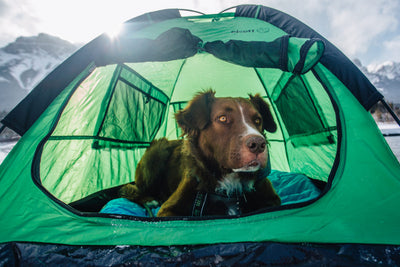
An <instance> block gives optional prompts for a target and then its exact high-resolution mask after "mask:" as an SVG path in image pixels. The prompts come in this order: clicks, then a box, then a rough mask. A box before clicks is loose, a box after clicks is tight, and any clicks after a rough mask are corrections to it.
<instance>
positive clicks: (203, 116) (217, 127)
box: [175, 90, 276, 172]
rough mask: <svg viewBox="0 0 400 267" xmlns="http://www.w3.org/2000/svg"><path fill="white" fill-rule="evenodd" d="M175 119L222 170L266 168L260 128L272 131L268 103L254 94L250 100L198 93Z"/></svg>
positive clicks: (272, 122)
mask: <svg viewBox="0 0 400 267" xmlns="http://www.w3.org/2000/svg"><path fill="white" fill-rule="evenodd" d="M175 117H176V121H177V123H178V125H179V126H180V127H181V128H182V130H183V135H186V136H187V137H188V138H189V140H190V141H191V142H193V143H195V144H196V146H198V148H199V149H200V151H201V153H202V154H203V156H204V157H205V158H207V159H208V160H209V161H213V162H217V164H218V166H219V167H220V169H221V170H225V171H224V172H255V171H258V170H259V169H263V168H265V167H266V164H267V161H268V151H267V149H268V148H267V141H266V139H265V136H264V134H263V132H264V130H266V131H269V132H274V131H276V124H275V122H274V120H273V116H272V114H271V111H270V109H269V106H268V104H267V103H266V102H265V101H264V100H263V99H262V98H261V97H260V96H259V95H258V94H257V95H255V96H252V95H250V99H245V98H232V97H223V98H217V97H215V92H214V91H212V90H208V91H205V92H202V93H199V94H198V95H196V96H195V97H194V99H193V100H192V101H190V102H189V104H188V106H187V107H186V108H185V109H183V110H181V111H179V112H178V113H177V114H176V115H175Z"/></svg>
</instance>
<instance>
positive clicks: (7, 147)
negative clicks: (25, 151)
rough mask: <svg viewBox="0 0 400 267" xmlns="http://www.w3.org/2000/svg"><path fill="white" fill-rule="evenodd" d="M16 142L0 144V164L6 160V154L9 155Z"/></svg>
mask: <svg viewBox="0 0 400 267" xmlns="http://www.w3.org/2000/svg"><path fill="white" fill-rule="evenodd" d="M16 143H17V142H16V141H12V142H0V164H1V163H2V162H3V160H4V159H5V158H6V156H7V155H8V153H10V151H11V149H12V148H13V147H14V146H15V144H16Z"/></svg>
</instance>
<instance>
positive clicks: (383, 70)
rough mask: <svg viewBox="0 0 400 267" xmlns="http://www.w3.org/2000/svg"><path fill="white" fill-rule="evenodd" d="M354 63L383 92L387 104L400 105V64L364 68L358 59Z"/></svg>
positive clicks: (391, 62)
mask: <svg viewBox="0 0 400 267" xmlns="http://www.w3.org/2000/svg"><path fill="white" fill-rule="evenodd" d="M354 63H355V64H356V65H357V66H358V67H359V68H360V69H361V71H362V72H363V73H364V74H365V75H366V76H367V77H368V79H369V80H370V81H371V82H372V84H374V85H375V87H376V88H377V89H378V90H379V91H380V92H381V94H382V95H383V96H384V97H385V100H386V101H387V102H391V103H394V104H400V62H393V61H386V62H383V63H381V64H374V65H368V66H362V65H361V62H360V61H359V60H357V59H356V60H354Z"/></svg>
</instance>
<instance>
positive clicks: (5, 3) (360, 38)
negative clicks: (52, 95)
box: [0, 0, 400, 65]
mask: <svg viewBox="0 0 400 267" xmlns="http://www.w3.org/2000/svg"><path fill="white" fill-rule="evenodd" d="M244 3H247V4H263V5H266V6H269V7H272V8H276V9H279V10H281V11H283V12H285V13H288V14H290V15H292V16H293V17H295V18H297V19H299V20H301V21H303V22H304V23H306V24H307V25H309V26H310V27H312V28H313V29H315V30H316V31H318V32H319V33H320V34H322V35H323V36H324V37H326V38H327V39H328V40H330V41H331V42H333V43H334V44H335V45H336V46H338V47H339V48H340V49H341V50H342V51H343V52H344V53H345V54H346V55H347V56H348V57H350V58H351V59H354V58H358V59H360V60H361V61H362V63H363V65H368V64H379V63H382V62H384V61H388V60H393V61H397V62H400V16H399V14H400V0H301V1H299V0H258V1H257V0H241V1H238V0H142V1H139V0H112V1H101V0H0V47H3V46H5V45H6V44H7V43H10V42H13V41H14V40H15V38H16V37H18V36H32V35H37V34H38V33H41V32H43V33H48V34H52V35H55V36H59V37H61V38H63V39H65V40H68V41H71V42H77V43H85V42H88V41H90V40H91V39H93V38H94V37H96V36H97V35H99V34H101V33H102V32H106V31H110V30H112V29H113V28H114V27H115V26H116V25H118V24H119V23H122V22H123V21H126V20H128V19H130V18H133V17H135V16H138V15H140V14H143V13H145V12H150V11H155V10H159V9H164V8H175V7H178V8H185V9H194V10H198V11H201V12H204V13H218V12H219V11H222V10H224V9H226V8H228V7H231V6H235V5H239V4H244Z"/></svg>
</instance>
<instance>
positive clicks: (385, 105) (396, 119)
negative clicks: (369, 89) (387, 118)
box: [381, 99, 400, 126]
mask: <svg viewBox="0 0 400 267" xmlns="http://www.w3.org/2000/svg"><path fill="white" fill-rule="evenodd" d="M381 103H382V104H383V106H384V107H385V108H386V110H387V111H388V112H389V113H390V115H392V117H393V119H394V120H395V121H396V122H397V124H398V125H399V126H400V119H399V117H397V115H396V113H394V111H393V109H391V108H390V106H389V105H388V103H386V101H385V100H384V99H381Z"/></svg>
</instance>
